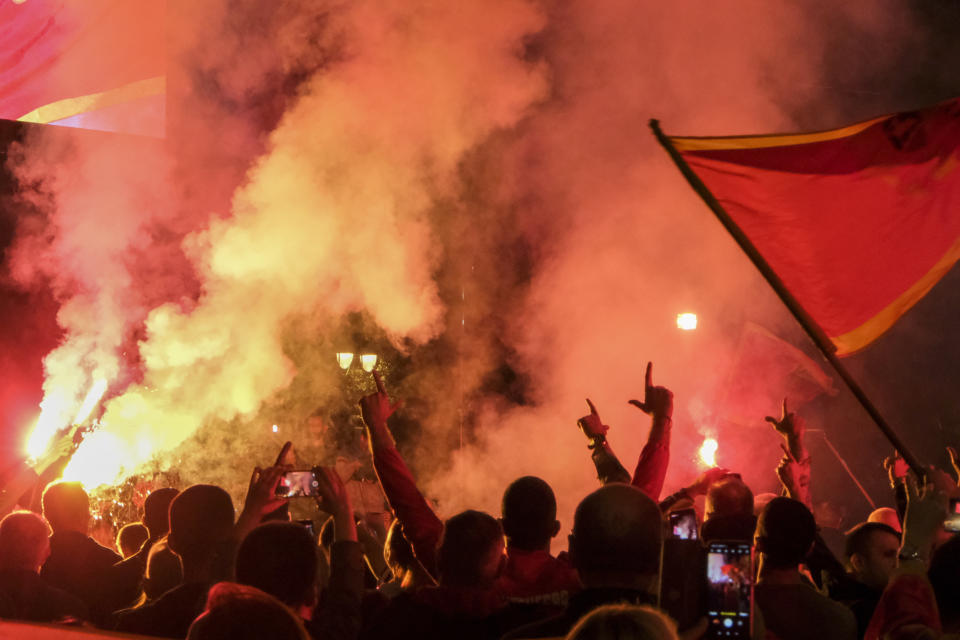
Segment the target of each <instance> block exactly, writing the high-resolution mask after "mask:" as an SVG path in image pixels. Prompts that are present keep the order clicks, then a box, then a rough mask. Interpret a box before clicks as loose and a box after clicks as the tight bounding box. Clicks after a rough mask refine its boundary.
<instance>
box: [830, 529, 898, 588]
mask: <svg viewBox="0 0 960 640" xmlns="http://www.w3.org/2000/svg"><path fill="white" fill-rule="evenodd" d="M899 551H900V534H899V533H897V532H896V531H894V530H893V529H892V528H890V527H888V526H887V525H885V524H881V523H879V522H863V523H861V524H858V525H857V526H856V527H854V528H853V529H851V530H850V531H849V532H847V539H846V543H845V546H844V555H845V556H846V558H847V567H848V569H849V570H850V571H851V573H853V575H854V576H855V577H856V578H857V580H859V581H860V582H862V583H864V584H865V585H867V586H869V587H871V588H873V589H877V590H878V591H882V590H883V589H884V588H885V587H886V586H887V582H889V581H890V576H891V575H893V571H894V569H896V568H897V554H898V553H899Z"/></svg>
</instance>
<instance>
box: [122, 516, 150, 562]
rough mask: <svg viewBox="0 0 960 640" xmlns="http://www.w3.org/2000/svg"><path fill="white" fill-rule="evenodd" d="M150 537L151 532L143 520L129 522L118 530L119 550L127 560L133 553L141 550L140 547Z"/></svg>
mask: <svg viewBox="0 0 960 640" xmlns="http://www.w3.org/2000/svg"><path fill="white" fill-rule="evenodd" d="M149 537H150V532H149V531H147V528H146V527H145V526H143V523H142V522H129V523H127V524H125V525H123V526H122V527H120V531H118V532H117V551H119V552H120V555H121V556H123V559H124V560H127V559H128V558H130V557H131V556H132V555H134V554H135V553H137V552H138V551H140V547H142V546H143V543H145V542H146V541H147V538H149Z"/></svg>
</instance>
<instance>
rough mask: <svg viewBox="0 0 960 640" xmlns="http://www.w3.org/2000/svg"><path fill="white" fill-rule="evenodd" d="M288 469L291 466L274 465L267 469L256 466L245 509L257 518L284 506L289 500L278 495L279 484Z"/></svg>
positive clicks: (244, 504) (248, 489)
mask: <svg viewBox="0 0 960 640" xmlns="http://www.w3.org/2000/svg"><path fill="white" fill-rule="evenodd" d="M288 470H289V467H286V466H280V465H274V466H272V467H267V468H266V469H261V468H260V467H257V468H255V469H254V470H253V474H251V476H250V485H249V487H248V488H247V497H246V499H245V500H244V503H243V511H244V512H246V513H248V514H250V515H251V516H254V517H256V518H261V517H263V516H264V515H266V514H268V513H270V512H272V511H275V510H277V509H279V508H280V507H282V506H283V505H284V504H285V503H286V502H287V500H286V499H285V498H278V497H277V495H276V493H277V485H278V484H280V478H281V476H283V474H284V473H286V472H287V471H288Z"/></svg>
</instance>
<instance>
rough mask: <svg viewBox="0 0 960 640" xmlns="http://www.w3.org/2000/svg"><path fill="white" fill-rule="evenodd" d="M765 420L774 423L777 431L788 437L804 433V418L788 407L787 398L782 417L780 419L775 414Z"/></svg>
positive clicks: (784, 400) (784, 401) (784, 402)
mask: <svg viewBox="0 0 960 640" xmlns="http://www.w3.org/2000/svg"><path fill="white" fill-rule="evenodd" d="M764 420H766V421H767V422H769V423H770V424H772V425H773V428H774V429H776V430H777V433H779V434H781V435H783V436H786V437H787V438H796V437H799V436H801V435H803V431H804V423H803V419H802V418H801V417H800V416H798V415H797V414H796V413H793V412H792V411H790V410H789V409H788V408H787V399H786V398H784V399H783V409H782V410H781V413H780V419H779V420H778V419H777V418H774V417H773V416H767V417H765V418H764Z"/></svg>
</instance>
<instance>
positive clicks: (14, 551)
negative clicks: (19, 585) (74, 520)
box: [0, 511, 50, 571]
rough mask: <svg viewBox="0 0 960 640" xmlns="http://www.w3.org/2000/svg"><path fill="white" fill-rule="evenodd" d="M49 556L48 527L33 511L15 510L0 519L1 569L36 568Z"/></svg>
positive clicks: (36, 569)
mask: <svg viewBox="0 0 960 640" xmlns="http://www.w3.org/2000/svg"><path fill="white" fill-rule="evenodd" d="M48 555H50V526H49V525H47V522H46V520H44V519H43V518H41V517H40V516H38V515H37V514H35V513H33V512H32V511H14V512H13V513H11V514H8V515H7V516H6V517H5V518H4V519H3V520H2V521H0V569H25V570H27V571H39V570H40V565H42V564H43V563H44V562H45V561H46V559H47V556H48Z"/></svg>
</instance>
